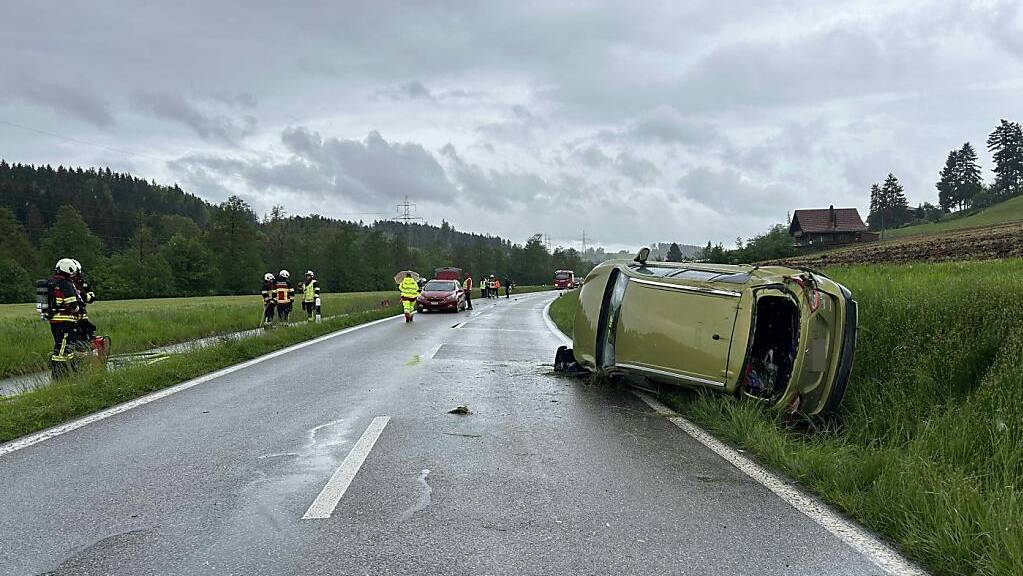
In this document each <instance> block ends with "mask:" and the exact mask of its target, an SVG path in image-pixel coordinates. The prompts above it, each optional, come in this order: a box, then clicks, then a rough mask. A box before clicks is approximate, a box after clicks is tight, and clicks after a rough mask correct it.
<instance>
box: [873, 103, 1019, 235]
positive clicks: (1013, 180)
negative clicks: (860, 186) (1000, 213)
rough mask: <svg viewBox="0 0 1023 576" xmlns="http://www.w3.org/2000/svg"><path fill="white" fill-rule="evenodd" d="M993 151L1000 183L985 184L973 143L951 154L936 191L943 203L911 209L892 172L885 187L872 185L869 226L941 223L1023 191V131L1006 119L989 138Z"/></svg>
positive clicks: (996, 177)
mask: <svg viewBox="0 0 1023 576" xmlns="http://www.w3.org/2000/svg"><path fill="white" fill-rule="evenodd" d="M986 144H987V150H988V152H990V153H991V159H992V161H993V163H994V167H993V168H992V172H993V173H994V180H993V181H992V182H991V183H985V182H984V177H983V175H982V174H983V173H982V171H981V168H980V164H979V162H978V159H977V151H976V150H975V149H974V148H973V145H972V144H970V143H969V142H965V143H963V145H962V146H961V147H959V148H956V149H954V150H951V151H949V153H948V156H947V157H946V159H945V165H944V166H943V167H942V169H941V171H940V172H939V173H938V182H937V183H935V185H934V187H935V188H936V189H937V192H938V203H937V205H934V204H932V203H930V202H925V203H923V204H921V205H919V206H918V207H916V208H910V206H909V202H908V201H907V200H906V195H905V193H904V190H903V188H902V185H901V184H900V183H899V181H898V178H896V177H895V176H894V175H893V174H890V173H889V174H888V177H887V178H886V179H885V181H884V183H883V184H881V185H878V184H874V185H872V186H871V187H870V214H869V215H868V216H867V223H868V225H869V226H870V228H871V229H873V230H881V229H886V228H898V227H901V226H907V225H912V224H920V223H923V222H935V221H937V220H940V219H941V218H943V217H945V216H946V215H947V214H949V213H951V212H953V211H958V212H969V211H974V210H980V209H983V208H987V207H988V206H991V205H992V204H997V203H999V202H1004V201H1005V200H1008V199H1009V198H1012V197H1014V196H1019V195H1020V194H1021V193H1023V127H1021V126H1020V124H1019V123H1018V122H1010V121H1008V120H1005V119H1002V120H1001V121H1000V122H999V124H998V126H996V127H995V129H994V130H993V131H992V132H991V134H990V135H988V138H987V142H986Z"/></svg>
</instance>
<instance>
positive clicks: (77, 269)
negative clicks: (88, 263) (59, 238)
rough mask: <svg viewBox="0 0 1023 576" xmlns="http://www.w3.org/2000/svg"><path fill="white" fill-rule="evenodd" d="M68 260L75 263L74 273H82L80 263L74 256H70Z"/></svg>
mask: <svg viewBox="0 0 1023 576" xmlns="http://www.w3.org/2000/svg"><path fill="white" fill-rule="evenodd" d="M70 260H71V261H72V262H74V263H75V274H81V273H82V263H81V262H79V261H78V260H75V259H74V258H70Z"/></svg>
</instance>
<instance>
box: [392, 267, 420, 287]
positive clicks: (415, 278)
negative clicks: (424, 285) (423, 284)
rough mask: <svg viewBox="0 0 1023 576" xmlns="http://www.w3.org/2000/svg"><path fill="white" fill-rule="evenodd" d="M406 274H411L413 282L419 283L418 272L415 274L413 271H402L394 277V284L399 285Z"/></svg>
mask: <svg viewBox="0 0 1023 576" xmlns="http://www.w3.org/2000/svg"><path fill="white" fill-rule="evenodd" d="M406 274H411V275H412V279H413V280H415V281H416V282H419V273H418V272H416V271H415V270H402V271H401V272H398V273H397V274H395V275H394V283H395V284H401V279H402V278H404V277H405V275H406Z"/></svg>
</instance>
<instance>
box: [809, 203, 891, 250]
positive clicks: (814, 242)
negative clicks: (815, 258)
mask: <svg viewBox="0 0 1023 576" xmlns="http://www.w3.org/2000/svg"><path fill="white" fill-rule="evenodd" d="M789 234H790V235H791V236H792V239H793V240H794V241H795V244H796V246H802V247H811V246H812V247H815V248H816V247H826V246H841V245H842V244H852V243H854V242H873V241H875V240H877V239H878V235H877V233H876V232H871V231H869V230H868V229H867V225H866V224H864V223H863V219H862V218H860V213H859V211H858V210H856V209H855V208H835V207H834V206H829V207H828V208H815V209H812V210H796V212H795V213H794V214H793V215H792V223H791V224H789Z"/></svg>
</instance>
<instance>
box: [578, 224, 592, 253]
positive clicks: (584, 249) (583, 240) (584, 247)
mask: <svg viewBox="0 0 1023 576" xmlns="http://www.w3.org/2000/svg"><path fill="white" fill-rule="evenodd" d="M590 240H592V238H590ZM579 242H580V243H581V244H582V247H583V251H582V254H586V230H583V237H582V238H581V239H580V240H579Z"/></svg>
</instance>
